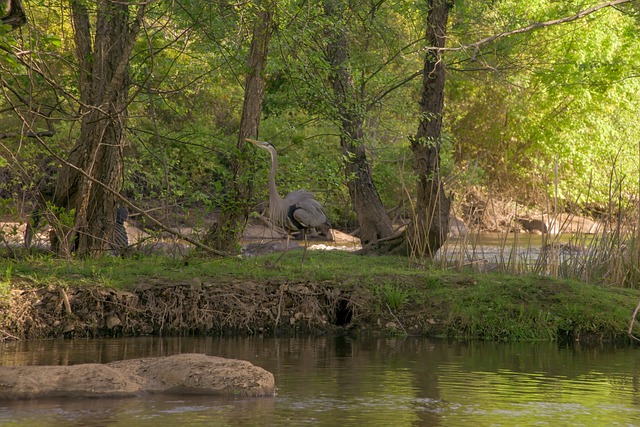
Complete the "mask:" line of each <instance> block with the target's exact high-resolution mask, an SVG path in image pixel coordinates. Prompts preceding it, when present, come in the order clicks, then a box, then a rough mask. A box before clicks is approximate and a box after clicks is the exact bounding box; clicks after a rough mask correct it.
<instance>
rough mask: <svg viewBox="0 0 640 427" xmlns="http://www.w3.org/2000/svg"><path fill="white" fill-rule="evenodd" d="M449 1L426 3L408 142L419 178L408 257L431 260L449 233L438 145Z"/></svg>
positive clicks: (449, 203)
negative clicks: (417, 95)
mask: <svg viewBox="0 0 640 427" xmlns="http://www.w3.org/2000/svg"><path fill="white" fill-rule="evenodd" d="M452 7H453V2H452V1H451V0H429V14H428V18H427V31H426V41H427V43H428V45H429V46H430V47H432V49H429V50H428V51H427V53H426V55H425V60H424V70H423V75H422V96H421V99H420V112H421V115H420V117H421V119H420V124H419V125H418V132H417V133H416V134H415V135H414V136H412V137H411V138H410V142H411V150H412V151H413V158H414V173H415V174H416V176H417V178H418V182H417V194H416V206H415V213H414V218H413V221H412V223H411V225H410V227H409V228H408V231H407V243H408V249H409V251H410V254H411V255H413V256H415V257H417V258H423V257H429V258H432V257H433V256H434V255H435V253H436V251H437V250H438V249H439V248H440V247H441V246H442V245H443V244H444V242H445V240H446V238H447V233H448V232H449V212H450V210H451V198H450V196H448V195H446V194H445V191H444V188H443V183H442V178H441V176H440V141H441V130H442V109H443V104H444V82H445V68H444V63H443V61H442V53H441V51H440V50H439V49H440V48H443V47H444V46H445V42H446V36H447V20H448V17H449V9H451V8H452Z"/></svg>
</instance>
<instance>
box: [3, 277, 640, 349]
mask: <svg viewBox="0 0 640 427" xmlns="http://www.w3.org/2000/svg"><path fill="white" fill-rule="evenodd" d="M379 279H380V280H379V282H380V284H376V285H372V284H367V283H359V282H358V281H357V280H356V279H354V280H353V281H350V282H348V283H347V282H343V283H334V282H332V281H324V282H311V281H307V282H302V281H292V280H286V279H284V278H283V279H278V280H275V279H271V280H269V281H265V282H258V281H248V280H245V281H227V282H224V281H215V279H208V280H202V279H200V278H194V279H192V280H190V281H188V282H185V283H173V284H166V283H153V282H150V281H149V279H148V278H146V279H145V280H146V281H145V283H144V285H139V286H138V287H137V288H135V289H131V290H127V291H124V290H115V289H109V288H105V287H101V286H76V287H74V286H66V287H61V286H47V287H42V286H39V287H36V286H35V285H32V286H31V287H30V286H21V287H20V288H21V290H18V289H14V290H12V291H11V292H10V294H9V295H7V296H6V298H5V297H3V298H2V299H1V300H0V341H2V340H6V339H39V338H60V337H62V338H78V337H109V336H141V335H174V336H175V335H256V334H265V335H279V336H300V335H320V334H332V335H335V334H350V335H358V334H385V335H389V334H400V335H403V334H409V335H422V336H448V337H455V338H463V339H491V340H503V341H513V340H570V341H582V342H613V341H616V342H620V341H626V342H629V337H628V335H627V332H626V331H627V328H628V324H629V319H630V315H631V313H632V311H633V309H634V307H635V304H636V302H637V301H638V299H639V298H640V294H639V293H638V292H637V291H634V290H629V289H622V288H607V289H604V288H602V287H599V286H590V285H586V284H580V283H577V282H569V281H553V280H551V279H547V278H542V277H541V278H535V279H531V280H529V281H523V280H522V278H518V277H508V276H496V277H493V278H491V277H490V278H489V279H485V278H484V276H481V277H479V278H477V277H474V276H472V275H465V274H459V275H449V276H445V277H441V278H438V279H436V278H431V277H428V276H397V277H395V276H385V277H384V278H379Z"/></svg>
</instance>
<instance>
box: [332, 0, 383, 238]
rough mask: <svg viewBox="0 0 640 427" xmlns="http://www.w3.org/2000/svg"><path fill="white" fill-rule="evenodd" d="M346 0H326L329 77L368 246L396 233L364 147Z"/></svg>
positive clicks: (349, 178) (355, 205)
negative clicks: (350, 57)
mask: <svg viewBox="0 0 640 427" xmlns="http://www.w3.org/2000/svg"><path fill="white" fill-rule="evenodd" d="M341 8H342V0H325V1H324V11H325V14H326V15H327V16H328V17H330V18H332V19H331V21H332V22H333V23H334V25H333V26H332V27H331V28H327V30H326V32H327V36H328V37H327V59H328V61H329V64H330V66H331V74H330V75H329V79H330V82H331V86H332V89H333V95H334V99H335V105H336V108H337V110H338V115H339V120H338V122H339V126H340V147H341V149H342V155H343V157H344V159H345V175H346V181H347V187H348V189H349V196H350V197H351V203H352V205H353V209H354V211H355V213H356V216H357V218H358V225H359V231H358V237H360V240H361V241H362V245H363V246H365V247H368V246H371V245H373V244H375V243H376V242H377V241H378V240H379V239H384V238H387V237H389V236H391V235H392V234H393V228H392V226H391V220H390V219H389V215H387V211H386V210H385V208H384V205H383V204H382V201H381V200H380V195H379V194H378V190H377V189H376V186H375V184H374V182H373V177H372V173H371V167H370V165H369V162H368V160H367V154H366V150H365V147H364V131H363V125H364V115H363V111H362V110H363V107H362V105H361V101H359V99H358V96H357V94H356V89H355V87H354V82H353V76H352V75H351V73H350V71H349V68H348V50H349V46H348V41H347V36H346V33H345V30H344V28H343V27H342V26H341V25H338V24H337V23H339V22H340V20H341V19H342V16H341V15H342V11H341Z"/></svg>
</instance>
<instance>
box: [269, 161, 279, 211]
mask: <svg viewBox="0 0 640 427" xmlns="http://www.w3.org/2000/svg"><path fill="white" fill-rule="evenodd" d="M269 152H270V153H271V171H270V172H269V200H271V201H277V202H280V201H282V197H281V196H280V193H278V189H277V188H276V169H278V155H277V154H276V152H275V151H273V150H269Z"/></svg>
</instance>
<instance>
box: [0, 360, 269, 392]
mask: <svg viewBox="0 0 640 427" xmlns="http://www.w3.org/2000/svg"><path fill="white" fill-rule="evenodd" d="M275 391H276V387H275V381H274V378H273V374H271V373H270V372H268V371H266V370H264V369H262V368H260V367H257V366H255V365H253V364H251V363H250V362H247V361H244V360H235V359H225V358H222V357H215V356H207V355H204V354H178V355H175V356H168V357H153V358H142V359H131V360H123V361H119V362H113V363H108V364H104V365H103V364H97V363H91V364H82V365H71V366H0V399H32V398H42V397H127V396H137V395H141V394H144V393H185V394H208V395H223V396H273V395H274V394H275Z"/></svg>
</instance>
